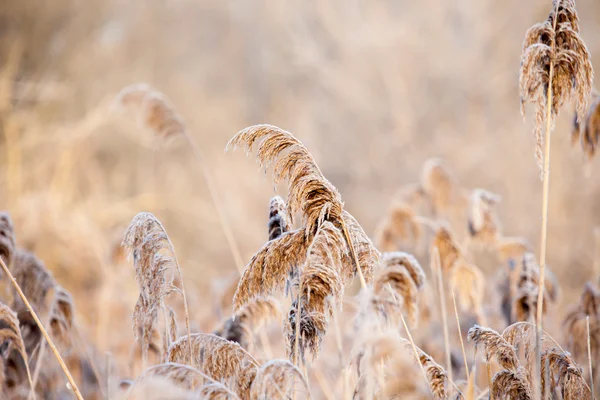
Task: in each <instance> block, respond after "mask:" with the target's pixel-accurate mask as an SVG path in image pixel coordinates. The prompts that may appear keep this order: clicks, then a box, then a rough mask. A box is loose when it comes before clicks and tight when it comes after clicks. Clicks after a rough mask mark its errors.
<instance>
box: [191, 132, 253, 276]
mask: <svg viewBox="0 0 600 400" xmlns="http://www.w3.org/2000/svg"><path fill="white" fill-rule="evenodd" d="M185 136H186V139H187V140H188V143H189V144H190V147H191V148H192V152H193V153H194V157H195V158H196V161H197V162H198V164H199V165H200V169H201V170H202V175H203V176H204V181H205V182H206V187H207V188H208V193H209V194H210V199H211V200H212V203H213V206H214V207H215V211H217V215H218V216H219V222H220V223H221V229H222V230H223V233H224V234H225V239H227V244H228V245H229V250H230V251H231V255H232V256H233V260H234V261H235V266H236V267H237V270H238V272H239V274H240V275H241V274H242V273H243V272H244V259H243V258H242V253H241V252H240V248H239V247H238V245H237V242H236V241H235V237H234V236H233V232H232V230H231V226H230V224H229V221H228V219H227V216H226V214H225V211H224V210H223V202H222V201H221V199H220V198H219V194H218V191H217V188H216V186H215V184H214V182H213V180H212V176H211V174H210V172H209V170H208V167H207V166H206V162H205V161H204V157H203V156H202V152H201V151H200V146H198V143H197V142H196V141H195V140H194V139H193V138H192V137H191V135H189V134H186V135H185Z"/></svg>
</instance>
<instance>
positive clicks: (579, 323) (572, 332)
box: [563, 282, 600, 368]
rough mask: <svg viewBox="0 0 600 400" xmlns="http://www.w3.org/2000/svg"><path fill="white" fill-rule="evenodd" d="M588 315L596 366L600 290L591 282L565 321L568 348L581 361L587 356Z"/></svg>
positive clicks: (593, 357)
mask: <svg viewBox="0 0 600 400" xmlns="http://www.w3.org/2000/svg"><path fill="white" fill-rule="evenodd" d="M588 317H589V326H590V329H589V340H590V352H591V354H592V357H591V359H592V367H593V368H594V367H596V366H597V360H598V357H599V356H600V320H599V317H600V291H599V290H598V289H597V287H596V286H595V285H593V284H592V283H591V282H588V283H586V284H585V287H584V288H583V292H582V294H581V298H580V300H579V303H578V304H577V305H576V306H575V307H574V308H573V309H571V310H570V311H569V313H568V314H567V315H566V316H565V320H564V322H563V329H564V336H565V339H566V342H567V348H568V349H569V351H571V352H572V353H573V356H574V357H575V359H576V360H578V361H579V362H582V361H583V360H585V358H586V356H587V340H588V333H587V323H586V322H587V321H586V319H587V318H588Z"/></svg>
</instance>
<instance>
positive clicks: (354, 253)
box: [342, 220, 367, 289]
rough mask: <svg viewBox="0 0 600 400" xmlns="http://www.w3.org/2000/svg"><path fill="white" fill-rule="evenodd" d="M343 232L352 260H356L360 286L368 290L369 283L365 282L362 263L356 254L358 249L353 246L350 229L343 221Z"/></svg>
mask: <svg viewBox="0 0 600 400" xmlns="http://www.w3.org/2000/svg"><path fill="white" fill-rule="evenodd" d="M342 231H343V233H344V237H345V238H346V242H347V243H348V247H349V248H350V253H352V258H353V259H354V264H356V273H357V274H358V278H359V279H360V286H361V288H363V289H366V288H367V281H365V276H364V275H363V272H362V270H361V269H360V263H359V262H358V255H357V254H356V249H355V248H354V245H353V244H352V240H351V239H350V233H349V232H348V228H347V227H346V223H345V222H344V220H342Z"/></svg>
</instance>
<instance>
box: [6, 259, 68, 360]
mask: <svg viewBox="0 0 600 400" xmlns="http://www.w3.org/2000/svg"><path fill="white" fill-rule="evenodd" d="M11 272H12V274H13V276H14V278H15V280H16V281H17V283H18V284H19V287H20V288H21V290H22V291H23V293H24V294H25V296H26V297H27V299H28V300H29V302H30V303H31V306H32V307H33V309H34V311H35V312H36V313H37V314H38V316H39V317H40V318H42V320H43V321H48V323H49V325H50V333H51V334H52V337H53V339H54V340H55V341H57V342H59V343H60V344H62V345H64V346H70V344H71V328H72V325H73V315H74V304H73V299H72V298H71V295H70V294H69V293H68V292H67V291H66V290H65V289H64V288H62V287H61V286H59V285H58V284H57V283H56V281H55V280H54V278H53V277H52V275H51V273H50V271H48V270H47V269H46V267H45V266H44V264H43V262H42V261H41V260H39V259H38V258H37V257H36V256H35V255H33V254H32V253H29V252H26V251H24V250H17V252H16V254H15V259H14V262H13V267H12V271H11ZM11 308H12V309H13V310H15V312H16V313H17V316H18V318H19V322H20V324H21V326H22V328H23V340H24V343H25V347H26V349H27V352H28V353H31V352H32V351H33V349H34V348H35V347H36V346H38V344H39V343H40V340H41V332H40V330H39V328H38V326H37V324H36V323H35V321H34V320H33V317H32V316H31V313H30V312H29V310H28V309H27V307H26V306H25V304H24V303H23V301H22V300H21V298H20V297H19V296H17V295H16V293H15V294H14V295H13V303H12V306H11Z"/></svg>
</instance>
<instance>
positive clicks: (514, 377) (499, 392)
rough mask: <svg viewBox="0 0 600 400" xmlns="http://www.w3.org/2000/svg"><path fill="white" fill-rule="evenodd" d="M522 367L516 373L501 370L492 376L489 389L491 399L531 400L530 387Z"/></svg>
mask: <svg viewBox="0 0 600 400" xmlns="http://www.w3.org/2000/svg"><path fill="white" fill-rule="evenodd" d="M525 374H526V372H525V371H524V369H523V367H519V368H518V369H517V370H516V371H512V370H506V369H504V370H502V371H500V372H498V373H497V374H496V375H494V378H493V381H492V387H491V388H490V391H491V395H492V398H494V399H498V400H530V399H533V394H532V392H531V385H529V383H528V381H527V379H526V375H525Z"/></svg>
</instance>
